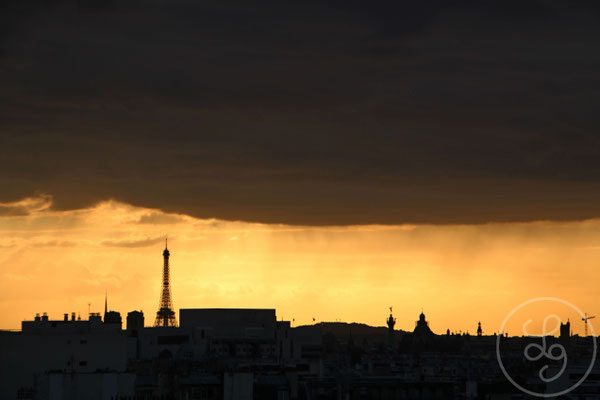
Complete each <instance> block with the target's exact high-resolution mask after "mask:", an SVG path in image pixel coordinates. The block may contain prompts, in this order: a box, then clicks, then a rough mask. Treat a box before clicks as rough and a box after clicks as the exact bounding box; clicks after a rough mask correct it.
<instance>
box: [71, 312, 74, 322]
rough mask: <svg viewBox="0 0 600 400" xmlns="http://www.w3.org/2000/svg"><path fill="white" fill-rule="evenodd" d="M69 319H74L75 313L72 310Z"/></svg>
mask: <svg viewBox="0 0 600 400" xmlns="http://www.w3.org/2000/svg"><path fill="white" fill-rule="evenodd" d="M71 321H75V313H74V312H72V313H71Z"/></svg>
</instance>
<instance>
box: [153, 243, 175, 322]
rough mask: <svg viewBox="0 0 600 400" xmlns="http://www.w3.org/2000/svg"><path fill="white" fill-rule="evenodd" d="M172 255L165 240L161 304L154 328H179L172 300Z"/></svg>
mask: <svg viewBox="0 0 600 400" xmlns="http://www.w3.org/2000/svg"><path fill="white" fill-rule="evenodd" d="M170 254H171V253H169V249H168V248H167V240H166V239H165V251H163V257H164V259H165V262H164V264H163V280H162V291H161V293H160V303H159V306H158V312H157V313H156V321H155V322H154V326H177V320H176V319H175V311H174V310H173V300H172V299H171V285H170V283H169V281H170V279H169V255H170Z"/></svg>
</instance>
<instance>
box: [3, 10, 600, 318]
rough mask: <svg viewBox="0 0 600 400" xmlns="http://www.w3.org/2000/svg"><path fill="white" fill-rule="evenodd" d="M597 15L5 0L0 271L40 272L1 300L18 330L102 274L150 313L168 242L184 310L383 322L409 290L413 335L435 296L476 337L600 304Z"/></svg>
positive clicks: (94, 291)
mask: <svg viewBox="0 0 600 400" xmlns="http://www.w3.org/2000/svg"><path fill="white" fill-rule="evenodd" d="M599 13H600V7H599V6H598V5H597V3H595V2H592V1H581V2H576V3H575V2H571V1H556V0H544V1H541V0H540V1H534V0H531V1H514V0H508V1H488V2H480V1H467V0H460V1H459V0H452V1H448V0H446V1H441V0H426V1H420V2H410V1H404V0H396V1H392V0H377V1H362V0H353V1H338V0H320V1H302V2H300V1H292V0H286V1H284V0H278V1H274V0H273V1H266V0H259V1H255V2H252V4H251V5H250V4H248V3H247V2H241V1H222V0H221V1H212V0H207V1H202V2H198V1H191V0H189V1H188V0H175V1H162V0H151V1H137V0H130V1H119V0H106V1H89V2H80V1H75V0H72V1H58V0H54V1H41V0H39V1H31V2H22V1H17V0H9V1H6V2H2V4H1V5H0V87H1V88H2V90H1V91H0V149H1V150H0V171H1V172H0V187H1V188H2V189H1V190H0V203H1V204H2V205H1V206H0V228H1V229H2V230H3V232H4V236H3V237H2V238H0V240H2V243H3V244H2V245H1V246H0V259H1V260H2V264H0V273H1V274H3V275H4V276H5V277H9V278H10V277H12V278H10V279H16V280H18V281H19V282H21V283H22V284H23V285H24V284H25V283H23V282H31V285H33V286H32V287H30V288H29V289H27V290H24V289H23V288H22V287H21V289H20V290H18V289H17V288H19V286H13V285H9V287H7V288H5V289H6V290H2V291H0V308H2V309H3V310H10V312H7V314H6V316H0V327H2V326H4V327H10V328H13V327H17V326H18V321H20V320H21V319H23V318H25V317H27V316H29V315H30V314H31V313H32V312H34V311H35V310H38V311H40V312H41V311H43V310H39V308H40V307H41V305H40V303H41V302H43V304H47V308H48V310H47V311H52V312H53V313H54V312H56V313H59V312H60V313H62V312H63V311H55V310H58V309H61V310H62V309H64V308H68V307H67V306H70V305H71V304H73V305H75V304H79V303H81V302H82V304H83V306H81V305H80V304H79V305H78V311H81V312H82V313H84V312H85V311H86V310H87V303H88V302H92V305H93V306H97V305H98V304H99V303H100V302H102V299H101V298H102V296H103V293H104V289H106V290H108V291H109V292H111V299H113V297H114V301H115V303H114V304H115V307H117V306H119V310H120V311H125V310H126V309H128V308H139V307H142V305H143V307H144V310H152V309H153V307H156V305H152V306H151V304H154V303H153V301H155V298H156V299H157V296H158V294H157V293H156V291H157V290H156V288H155V287H154V285H155V284H156V280H155V279H154V274H150V273H148V274H146V273H145V272H144V271H146V269H148V268H151V266H155V265H160V262H161V260H160V252H161V251H162V247H161V244H160V243H161V241H162V238H163V237H164V236H165V235H169V236H173V246H174V247H173V262H174V263H175V262H176V261H175V260H179V263H180V270H179V273H181V274H183V275H182V277H185V279H183V280H182V281H181V283H180V284H183V285H188V286H187V287H180V288H179V295H177V294H176V293H177V290H176V289H175V288H176V286H174V290H175V294H174V296H175V304H176V307H182V306H184V305H185V306H193V305H195V304H198V305H200V304H221V305H223V306H225V305H226V306H228V307H229V306H236V305H237V306H239V305H240V304H247V305H258V304H259V303H260V304H263V305H264V306H268V307H277V309H278V310H281V312H282V313H283V314H282V316H283V317H284V318H288V319H289V318H290V316H292V315H294V316H296V317H297V319H298V320H300V321H308V320H312V317H313V316H310V315H311V314H317V313H318V314H321V315H322V316H321V317H319V316H316V317H315V318H323V319H329V320H331V319H334V320H335V319H342V320H348V321H349V320H356V321H359V320H360V321H363V322H368V323H374V324H375V323H377V321H380V320H381V318H380V316H379V313H380V312H384V311H385V310H387V307H389V306H390V305H395V307H402V306H401V305H402V304H405V305H407V306H410V307H408V308H409V309H410V310H409V309H407V310H406V312H407V316H406V318H407V321H408V322H406V323H405V324H404V325H403V326H406V327H407V328H408V327H409V326H410V325H411V324H413V322H411V321H412V320H413V319H416V314H417V313H418V312H419V311H420V308H421V306H423V307H427V309H431V311H432V313H437V314H436V315H435V317H436V318H435V320H436V321H439V323H440V325H439V327H440V328H441V327H442V326H447V327H448V328H451V329H457V330H458V329H462V330H466V329H467V327H468V326H473V324H474V322H473V321H474V320H475V319H477V318H479V319H481V320H482V321H484V320H485V318H489V320H485V321H484V322H486V323H487V324H488V325H498V324H499V321H497V320H498V319H500V320H501V318H500V317H499V315H501V314H502V313H504V312H505V309H506V307H508V305H510V304H513V302H514V301H517V300H520V301H523V300H526V299H525V298H526V297H527V296H530V297H531V296H533V294H534V293H536V294H537V293H541V292H544V293H545V294H546V295H551V294H553V293H554V294H556V295H558V293H562V294H563V295H565V296H566V295H568V296H570V299H571V300H572V301H573V302H576V303H578V304H579V305H580V306H581V307H584V306H585V307H587V309H589V310H590V312H591V311H593V305H594V301H595V298H594V294H593V289H594V288H593V287H592V282H593V281H594V279H595V277H596V275H594V269H593V265H594V262H595V261H596V255H595V250H594V249H595V246H596V236H597V233H596V224H597V221H598V218H600V183H599V182H600V180H599V179H598V178H599V177H600V157H598V156H599V155H600V154H599V153H600V139H599V137H598V134H597V129H598V128H597V127H598V126H599V122H600V121H599V115H600V114H599V113H598V112H597V99H596V97H597V93H598V92H599V91H600V80H599V79H598V78H597V71H598V70H599V69H600V55H599V53H598V51H597V43H598V38H599V37H600V26H599V25H598V24H597V19H598V14H599ZM127 215H129V216H127ZM132 215H135V216H136V217H135V218H134V217H132ZM144 216H145V217H144ZM128 218H129V219H128ZM172 218H175V220H173V219H172ZM142 220H143V221H145V222H142ZM232 232H235V234H233V233H232ZM194 235H198V236H202V238H196V236H194ZM246 235H247V236H246ZM234 237H235V238H236V239H231V238H234ZM21 240H22V242H21ZM176 246H180V247H179V248H177V247H176ZM525 249H528V250H525ZM533 249H537V250H533ZM542 249H546V250H542ZM536 251H539V252H541V253H540V254H536V253H535V252H536ZM157 255H158V257H159V259H158V261H157V260H156V257H157ZM123 260H127V262H126V263H125V265H124V264H123ZM59 261H60V262H59ZM157 262H158V264H157ZM200 267H202V268H200ZM196 268H200V269H201V274H200V275H195V274H194V271H196ZM566 270H569V271H571V270H573V272H569V273H565V271H566ZM317 272H318V276H319V277H321V278H322V279H320V280H322V282H319V283H318V284H316V283H315V282H314V279H310V278H311V277H313V275H314V274H315V273H317ZM177 273H178V272H174V279H175V276H176V275H177ZM248 274H250V275H251V276H249V275H248ZM538 275H539V276H538ZM59 276H60V277H61V279H60V280H58V277H59ZM142 276H143V278H142ZM117 277H118V278H117ZM126 277H127V278H126ZM534 277H535V279H534ZM205 278H206V279H205ZM532 280H535V281H536V284H535V285H534V286H535V289H534V288H530V289H528V285H529V286H531V282H532ZM9 281H10V280H9ZM7 282H8V281H7ZM11 282H12V281H11ZM35 282H37V283H35ZM76 282H77V283H79V284H81V286H80V285H79V284H76ZM110 282H112V286H111V285H109V283H110ZM128 282H129V284H128ZM144 282H146V283H144ZM183 282H187V283H185V284H184V283H183ZM236 282H245V284H247V286H244V285H242V284H241V283H236ZM250 282H252V283H250ZM486 282H487V283H486ZM42 283H45V284H48V287H56V288H59V287H60V288H62V290H52V291H50V292H46V291H44V290H42V289H41V287H40V286H39V285H42ZM492 283H493V284H494V286H493V287H492V286H490V285H492ZM27 284H28V285H29V283H27ZM3 285H8V284H7V283H3ZM36 285H37V286H36ZM107 285H108V286H109V287H105V286H107ZM132 285H133V286H135V288H136V290H134V291H129V292H127V293H122V292H123V290H124V289H123V288H124V287H128V286H132ZM143 285H147V286H143ZM174 285H176V284H175V283H174ZM198 285H200V286H198ZM319 285H322V286H319ZM561 285H564V287H563V286H561ZM317 287H318V289H317ZM83 288H86V289H85V290H83ZM200 288H201V289H200ZM250 288H252V289H250ZM288 289H289V290H288ZM138 290H139V291H140V292H139V293H137V291H138ZM270 290H272V291H273V293H271V292H270ZM142 291H143V296H142ZM481 291H483V292H484V293H483V294H482V293H481ZM503 291H504V292H510V294H506V293H505V294H506V297H503V296H504V295H503V294H502V293H504V292H503ZM17 292H18V293H17ZM88 292H89V293H88ZM113 292H121V293H114V294H113ZM134 292H136V293H137V295H139V298H136V301H133V299H131V298H130V299H127V296H129V295H130V294H131V296H133V293H134ZM517 292H518V293H519V294H517ZM42 293H43V294H44V295H43V296H42ZM98 293H99V294H98ZM184 293H185V294H184ZM199 293H202V294H199ZM325 293H327V295H325ZM357 293H360V295H357ZM321 294H322V295H321ZM458 294H460V295H458ZM94 296H96V297H94ZM97 296H100V300H98V298H97ZM119 296H123V297H119ZM203 296H204V297H203ZM480 296H484V297H483V298H485V299H486V300H485V301H486V302H485V303H484V302H482V301H483V300H482V299H483V298H482V297H480ZM83 297H89V300H85V299H83ZM92 297H93V298H92ZM142 297H143V300H142ZM450 297H451V298H452V301H450V302H448V301H447V298H450ZM17 298H19V299H20V300H18V301H17V300H16V299H17ZM74 298H77V299H79V300H77V301H75V300H72V299H74ZM308 299H310V300H311V301H308ZM357 299H363V300H365V301H364V303H361V304H358V303H357V302H358V300H357ZM366 299H369V300H368V301H366ZM492 299H493V300H492ZM208 300H211V301H208ZM313 300H314V302H313ZM156 301H157V300H156ZM345 302H349V303H348V304H350V303H352V306H351V307H348V308H346V307H341V306H340V305H341V304H346V303H345ZM138 304H139V305H138ZM308 304H310V307H309V306H308ZM51 305H52V307H50V306H51ZM436 307H437V308H436ZM444 307H446V308H444ZM477 307H479V308H481V309H479V312H477V313H475V314H477V316H473V318H472V319H471V318H470V316H469V319H468V320H467V319H466V317H465V316H464V309H467V308H468V309H473V310H474V311H477ZM448 308H452V309H451V310H450V309H448ZM483 308H486V310H487V311H486V312H485V313H484V312H483ZM345 309H347V310H348V313H347V314H346V313H344V312H342V311H340V310H345ZM380 309H382V310H383V311H380ZM315 310H318V311H315ZM328 310H329V311H328ZM457 310H460V312H459V311H457ZM38 311H36V312H38ZM68 311H69V310H65V311H64V312H68ZM337 314H339V315H337ZM149 315H150V314H149ZM486 315H489V316H486ZM491 315H493V317H492V316H491ZM453 317H456V320H455V321H456V322H452V323H451V321H453V319H452V318H453ZM432 318H433V315H432ZM458 321H460V323H459V322H458ZM488 321H489V322H488ZM436 326H437V325H436ZM471 330H474V329H471Z"/></svg>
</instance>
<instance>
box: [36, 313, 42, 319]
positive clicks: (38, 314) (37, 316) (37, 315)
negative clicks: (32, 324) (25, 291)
mask: <svg viewBox="0 0 600 400" xmlns="http://www.w3.org/2000/svg"><path fill="white" fill-rule="evenodd" d="M35 320H36V321H41V318H40V313H37V314H35Z"/></svg>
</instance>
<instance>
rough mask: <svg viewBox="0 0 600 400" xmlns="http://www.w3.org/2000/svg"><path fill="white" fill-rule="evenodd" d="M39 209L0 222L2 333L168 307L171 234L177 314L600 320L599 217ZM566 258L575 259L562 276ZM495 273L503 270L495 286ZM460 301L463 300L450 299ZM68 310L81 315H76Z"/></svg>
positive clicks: (472, 321) (488, 326) (454, 322)
mask: <svg viewBox="0 0 600 400" xmlns="http://www.w3.org/2000/svg"><path fill="white" fill-rule="evenodd" d="M41 202H42V200H40V199H38V200H37V202H36V201H35V200H28V202H23V203H20V204H22V206H23V207H25V208H26V207H29V209H28V212H27V213H23V214H25V215H13V216H4V217H0V229H1V230H2V232H3V233H4V237H3V242H2V245H3V254H4V257H5V258H4V259H3V263H4V265H6V266H7V268H5V270H4V271H3V273H4V274H5V277H7V279H5V280H4V283H3V287H2V291H3V293H5V294H6V296H10V301H9V302H8V304H7V303H6V300H5V303H3V304H4V306H3V309H2V313H1V314H0V315H1V316H0V326H1V327H2V328H4V329H17V328H18V327H19V325H20V322H21V320H23V319H29V318H32V316H33V315H34V314H35V313H41V312H48V313H49V314H50V315H52V316H60V315H62V314H63V313H65V312H69V313H70V312H73V311H76V312H80V313H81V314H82V315H83V316H85V315H86V313H87V310H88V303H90V302H91V303H92V311H101V309H102V307H103V302H104V293H105V291H108V295H109V306H110V308H111V309H115V310H117V311H120V312H122V313H123V312H127V311H130V310H135V309H138V310H139V309H142V310H144V311H145V312H146V313H154V312H156V310H155V308H156V304H155V303H156V296H157V295H158V294H159V290H160V286H159V283H160V282H159V278H160V273H161V268H162V262H161V256H160V253H161V251H162V250H160V251H158V250H157V249H162V245H163V244H164V239H165V233H166V232H169V237H170V241H169V243H170V244H171V246H175V249H176V252H175V255H174V259H173V260H172V263H173V267H172V268H173V270H172V274H173V275H172V285H173V290H174V296H175V304H176V305H177V309H178V308H186V307H187V308H190V307H225V308H227V307H231V308H239V307H242V306H244V307H246V306H248V307H257V308H271V307H272V308H276V309H277V310H278V317H283V318H285V319H287V320H290V321H291V320H295V324H298V325H300V324H311V323H312V318H315V320H316V321H336V320H337V321H343V322H349V323H351V322H357V323H366V324H369V325H372V326H384V325H385V318H386V317H387V314H386V311H387V309H388V307H389V306H394V309H395V310H396V317H397V318H398V323H397V329H402V330H407V331H411V330H412V328H413V327H414V326H413V325H414V321H415V319H416V317H417V314H418V313H419V312H420V310H421V309H422V308H423V309H424V311H425V313H426V315H427V317H428V319H429V320H431V321H432V325H431V326H432V329H433V330H434V332H436V333H438V334H441V333H445V332H446V330H447V329H450V330H451V331H456V332H458V331H462V332H466V331H469V332H470V333H474V332H475V330H476V324H477V322H479V321H481V322H482V325H483V328H484V332H485V333H486V334H491V333H493V332H495V331H497V330H498V328H499V326H500V323H501V322H502V319H503V318H504V317H505V316H506V314H507V313H508V312H509V311H510V310H511V309H512V308H513V307H514V306H516V305H517V304H519V303H521V302H522V301H525V300H528V299H529V298H532V297H539V296H549V295H552V296H556V297H563V298H565V299H567V300H569V301H571V302H573V303H574V304H576V305H577V306H578V307H580V308H581V309H583V310H584V311H585V312H588V313H589V314H590V315H592V314H596V313H597V312H596V310H595V304H594V297H593V296H590V295H589V294H592V293H594V290H595V284H594V282H593V280H592V279H590V278H588V277H587V276H588V275H589V274H593V273H594V271H595V263H596V262H597V258H596V257H597V256H596V253H597V249H596V248H595V246H594V242H595V241H596V240H600V238H596V237H595V236H594V235H591V234H590V233H591V232H594V231H595V230H596V229H597V227H598V226H600V222H597V221H593V220H591V221H584V222H579V223H550V222H538V223H528V224H498V225H494V224H488V225H480V226H478V225H465V226H453V225H448V226H443V227H438V226H419V225H404V226H356V227H299V226H285V225H276V226H273V225H267V224H248V223H243V222H227V221H217V220H199V219H195V218H192V217H189V216H185V215H180V214H168V213H164V212H161V211H160V210H151V209H145V208H141V207H133V206H130V205H126V204H123V203H118V202H105V203H101V204H99V205H98V206H96V207H93V208H89V209H81V210H78V211H76V212H69V211H55V210H52V209H50V208H49V203H45V205H44V204H42V203H41ZM13 207H17V206H16V205H13ZM24 227H27V229H24ZM49 227H53V228H51V229H49ZM584 237H585V238H586V239H585V240H583V239H582V238H584ZM524 238H526V241H525V242H523V240H525V239H524ZM323 243H325V245H324V244H323ZM475 244H477V253H474V252H473V248H474V245H475ZM559 244H560V246H559ZM465 246H469V250H468V251H467V250H465ZM473 254H476V256H475V257H474V256H473ZM511 257H512V259H511ZM557 257H558V258H557ZM11 260H13V261H11ZM39 260H43V262H42V264H41V265H43V266H44V268H46V269H47V270H48V271H49V272H50V273H49V274H48V275H45V274H44V273H43V271H42V270H41V269H40V268H41V266H40V261H39ZM569 260H570V261H569ZM567 262H571V263H572V264H570V265H571V266H570V268H569V269H564V268H563V267H562V265H568V264H567ZM463 263H465V264H464V265H463ZM546 263H550V264H546ZM573 263H575V264H573ZM21 265H26V266H27V268H26V269H25V270H22V269H21V268H20V266H21ZM523 265H528V266H529V268H532V269H533V272H535V273H529V271H527V270H524V269H523ZM11 266H14V268H11ZM459 266H462V269H460V270H458V271H459V272H460V274H457V273H456V271H457V268H458V267H459ZM500 267H501V268H500ZM496 268H499V270H500V271H502V274H501V275H498V274H496V275H495V276H493V279H490V278H489V276H490V275H489V274H492V275H493V274H494V273H495V271H496ZM574 268H575V269H574ZM365 269H368V270H369V271H370V272H369V273H368V274H367V273H365V272H364V271H365ZM560 271H562V273H557V272H560ZM574 271H579V273H580V275H579V276H578V274H576V273H574ZM536 274H540V275H539V276H537V277H536ZM40 275H41V278H39V277H37V276H40ZM291 276H294V277H295V280H293V279H290V278H289V277H291ZM315 276H318V277H319V280H316V281H315V279H314V277H315ZM536 279H538V281H536ZM539 279H541V280H539ZM49 281H53V282H57V283H56V284H55V287H54V286H48V285H46V282H49ZM366 282H368V285H366V286H365V285H364V283H366ZM521 282H524V283H525V284H521V285H520V283H521ZM449 283H451V285H449ZM532 285H534V286H532ZM361 287H362V289H361ZM550 288H551V289H552V290H550ZM586 288H587V289H586ZM586 290H587V291H586ZM456 292H460V293H461V296H460V297H459V298H456V296H455V293H456ZM57 294H58V295H57ZM52 296H55V297H54V298H52ZM448 296H454V297H453V298H452V301H445V298H447V297H448ZM67 304H68V305H71V304H72V305H74V306H76V309H66V308H68V307H66V305H67ZM567 318H569V316H567V315H565V316H564V318H563V319H564V320H566V319H567ZM571 320H572V321H573V318H571ZM592 322H593V321H592ZM518 328H519V327H513V328H512V329H509V331H512V332H518V330H519V329H518ZM583 329H584V325H583V323H580V322H579V321H574V322H573V324H572V330H573V332H574V333H579V334H583Z"/></svg>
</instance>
